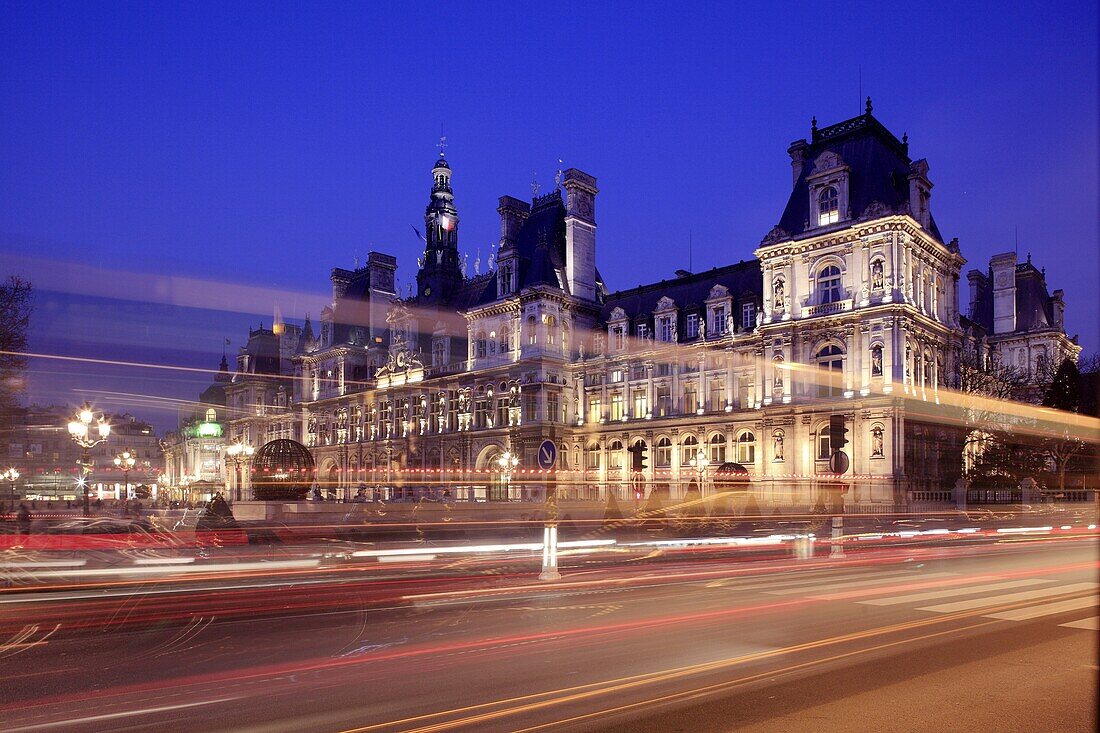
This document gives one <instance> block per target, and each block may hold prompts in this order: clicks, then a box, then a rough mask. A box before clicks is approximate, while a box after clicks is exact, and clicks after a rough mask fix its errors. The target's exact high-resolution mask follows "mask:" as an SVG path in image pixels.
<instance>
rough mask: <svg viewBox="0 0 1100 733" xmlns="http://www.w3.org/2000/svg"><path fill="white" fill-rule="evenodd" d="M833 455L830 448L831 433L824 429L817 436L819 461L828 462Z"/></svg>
mask: <svg viewBox="0 0 1100 733" xmlns="http://www.w3.org/2000/svg"><path fill="white" fill-rule="evenodd" d="M832 454H833V452H832V450H831V449H830V447H829V431H828V430H824V429H823V430H822V431H821V432H819V433H818V434H817V460H819V461H827V460H829V457H830V456H832Z"/></svg>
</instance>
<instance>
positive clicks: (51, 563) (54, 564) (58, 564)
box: [0, 560, 88, 570]
mask: <svg viewBox="0 0 1100 733" xmlns="http://www.w3.org/2000/svg"><path fill="white" fill-rule="evenodd" d="M87 562H88V561H87V560H28V561H27V562H0V570H22V569H24V568H79V567H83V566H84V565H85V564H86V563H87Z"/></svg>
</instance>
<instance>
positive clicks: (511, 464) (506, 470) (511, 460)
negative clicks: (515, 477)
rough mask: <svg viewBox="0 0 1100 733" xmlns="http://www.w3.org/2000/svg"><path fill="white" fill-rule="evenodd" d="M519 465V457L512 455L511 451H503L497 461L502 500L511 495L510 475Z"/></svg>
mask: <svg viewBox="0 0 1100 733" xmlns="http://www.w3.org/2000/svg"><path fill="white" fill-rule="evenodd" d="M518 465H519V456H517V455H515V454H513V453H512V451H508V450H506V451H504V452H503V453H501V454H500V458H498V459H497V466H498V467H499V468H500V479H501V483H502V484H503V486H502V488H503V489H504V498H505V499H510V498H511V496H510V494H511V493H512V473H513V472H514V471H515V470H516V466H518Z"/></svg>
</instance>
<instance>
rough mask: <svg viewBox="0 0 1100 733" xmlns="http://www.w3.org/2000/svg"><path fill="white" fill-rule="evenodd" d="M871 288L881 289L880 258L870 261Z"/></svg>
mask: <svg viewBox="0 0 1100 733" xmlns="http://www.w3.org/2000/svg"><path fill="white" fill-rule="evenodd" d="M871 289H872V290H882V260H875V261H874V262H872V263H871Z"/></svg>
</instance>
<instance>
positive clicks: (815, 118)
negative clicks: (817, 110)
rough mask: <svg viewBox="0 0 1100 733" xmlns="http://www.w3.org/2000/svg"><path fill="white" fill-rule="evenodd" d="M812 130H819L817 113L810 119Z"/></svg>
mask: <svg viewBox="0 0 1100 733" xmlns="http://www.w3.org/2000/svg"><path fill="white" fill-rule="evenodd" d="M810 132H817V115H814V116H813V117H812V118H811V119H810Z"/></svg>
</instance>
